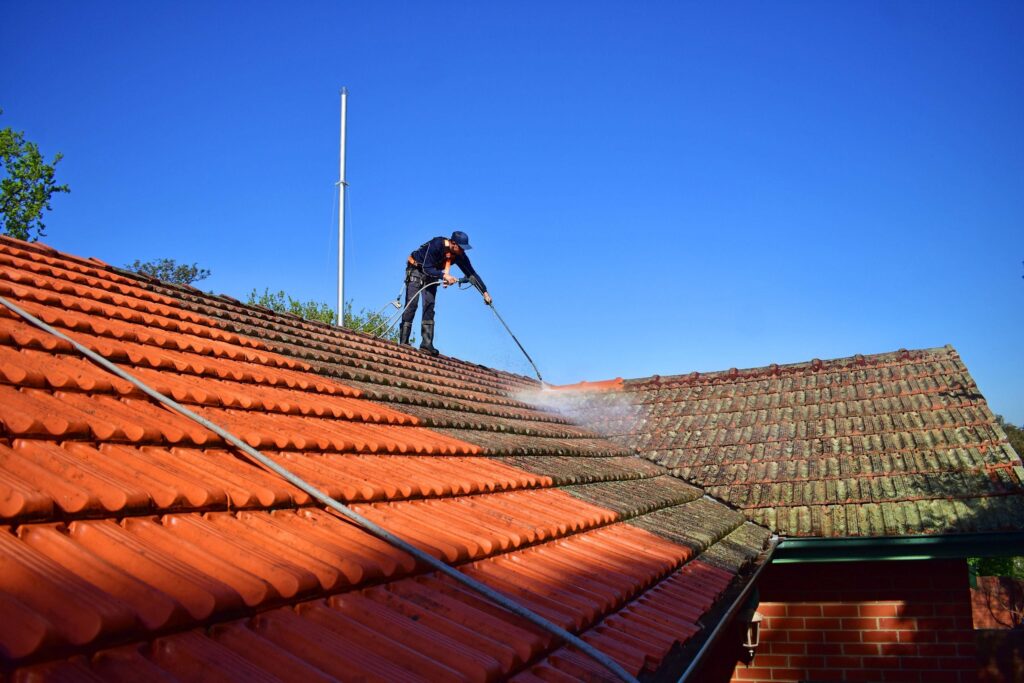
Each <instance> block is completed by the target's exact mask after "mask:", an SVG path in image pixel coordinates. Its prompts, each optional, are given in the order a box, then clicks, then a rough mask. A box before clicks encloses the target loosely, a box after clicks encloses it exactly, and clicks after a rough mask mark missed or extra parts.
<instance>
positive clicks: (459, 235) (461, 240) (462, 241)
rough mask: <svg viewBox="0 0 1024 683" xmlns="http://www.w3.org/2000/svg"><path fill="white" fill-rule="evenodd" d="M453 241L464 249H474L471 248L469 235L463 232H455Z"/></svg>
mask: <svg viewBox="0 0 1024 683" xmlns="http://www.w3.org/2000/svg"><path fill="white" fill-rule="evenodd" d="M451 239H452V242H454V243H455V244H457V245H459V246H460V247H462V248H463V249H472V248H473V247H471V246H469V235H467V234H466V233H464V232H462V231H461V230H456V231H455V232H453V233H452V238H451Z"/></svg>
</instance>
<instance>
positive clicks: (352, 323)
mask: <svg viewBox="0 0 1024 683" xmlns="http://www.w3.org/2000/svg"><path fill="white" fill-rule="evenodd" d="M246 303H248V304H249V305H250V306H262V307H263V308H269V309H270V310H272V311H277V312H278V313H291V314H292V315H297V316H299V317H300V318H305V319H306V320H315V321H319V322H322V323H327V324H328V325H334V324H335V321H336V318H337V316H336V314H335V311H334V309H333V308H331V307H330V306H329V305H327V304H325V303H322V302H316V301H300V300H299V299H295V298H292V297H291V296H290V295H288V294H286V293H285V292H283V291H279V292H271V291H270V289H269V288H267V289H264V290H263V293H262V294H260V293H259V292H258V291H257V290H255V289H254V290H252V292H250V293H249V300H248V301H247V302H246ZM387 326H388V318H387V317H386V316H384V315H383V314H382V313H375V312H373V311H367V310H366V309H365V308H364V309H360V311H359V313H354V312H353V310H352V302H351V301H346V302H345V327H346V328H348V329H350V330H355V331H357V332H364V333H366V334H370V335H373V336H375V337H380V338H381V339H388V340H390V341H395V342H397V341H398V331H397V330H394V329H391V330H388V331H385V330H386V328H387Z"/></svg>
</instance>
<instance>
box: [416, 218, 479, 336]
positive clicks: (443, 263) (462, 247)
mask: <svg viewBox="0 0 1024 683" xmlns="http://www.w3.org/2000/svg"><path fill="white" fill-rule="evenodd" d="M471 248H472V247H470V246H469V235H467V234H466V233H464V232H462V231H461V230H456V231H455V232H453V233H452V236H451V237H435V238H434V239H432V240H430V241H429V242H424V243H423V244H421V245H420V248H419V249H417V250H416V251H414V252H412V253H411V254H409V261H408V265H407V266H406V268H405V311H404V312H403V313H402V328H401V333H400V334H401V336H400V338H401V343H403V344H408V343H409V335H410V334H411V333H412V321H413V318H415V317H416V308H417V306H418V305H419V299H420V298H422V299H423V318H422V319H421V325H422V326H421V328H420V331H421V333H422V339H421V341H420V349H421V350H423V351H425V352H427V353H429V354H431V355H433V356H436V355H437V354H438V351H437V349H435V348H434V297H435V295H436V294H437V285H438V284H441V285H442V286H444V287H447V286H449V285H454V284H456V283H458V282H459V280H458V279H457V278H455V277H453V276H452V275H451V273H450V272H449V271H450V269H451V266H452V264H454V265H456V266H458V267H459V270H461V271H462V274H463V275H465V276H466V277H465V279H466V280H467V281H468V282H469V283H470V284H472V285H473V286H474V287H476V288H477V289H478V290H479V291H480V293H481V294H483V295H484V303H485V304H487V305H488V306H490V305H491V301H492V299H491V295H490V294H488V293H487V285H485V284H484V281H483V280H481V279H480V276H479V275H477V274H476V271H475V270H473V264H471V263H470V262H469V257H468V256H466V251H467V250H469V249H471Z"/></svg>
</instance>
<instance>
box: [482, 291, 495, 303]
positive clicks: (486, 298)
mask: <svg viewBox="0 0 1024 683" xmlns="http://www.w3.org/2000/svg"><path fill="white" fill-rule="evenodd" d="M484 303H485V304H487V305H488V306H490V305H491V304H492V303H494V299H492V298H491V295H490V294H488V293H487V292H484Z"/></svg>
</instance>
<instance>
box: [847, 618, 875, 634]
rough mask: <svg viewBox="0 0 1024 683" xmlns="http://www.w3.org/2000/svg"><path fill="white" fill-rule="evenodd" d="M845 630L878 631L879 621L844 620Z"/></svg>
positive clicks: (869, 619) (867, 619) (865, 619)
mask: <svg viewBox="0 0 1024 683" xmlns="http://www.w3.org/2000/svg"><path fill="white" fill-rule="evenodd" d="M843 628H845V629H849V630H851V631H864V630H867V629H876V628H878V619H873V618H861V619H843Z"/></svg>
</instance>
